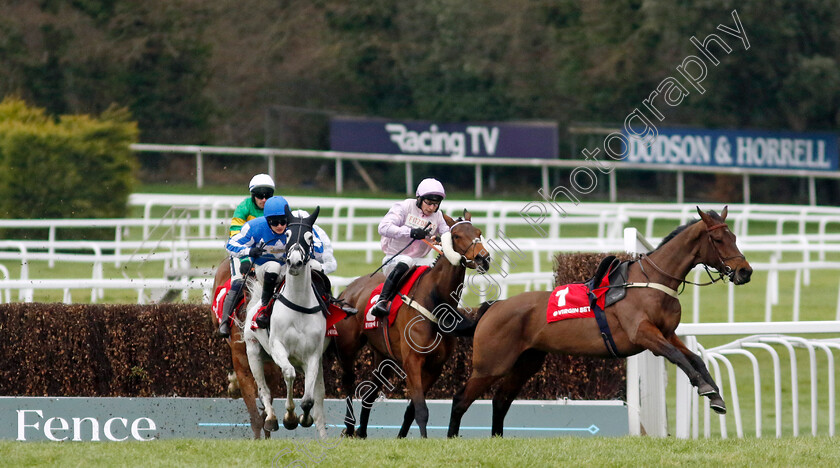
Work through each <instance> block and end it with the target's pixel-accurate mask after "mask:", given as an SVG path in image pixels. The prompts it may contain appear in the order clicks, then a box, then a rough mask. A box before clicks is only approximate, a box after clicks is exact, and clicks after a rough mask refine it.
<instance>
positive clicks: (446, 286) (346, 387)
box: [334, 210, 490, 438]
mask: <svg viewBox="0 0 840 468" xmlns="http://www.w3.org/2000/svg"><path fill="white" fill-rule="evenodd" d="M471 218H472V216H471V215H470V213H469V212H468V211H466V210H464V217H463V219H462V218H458V219H457V220H454V219H452V218H451V217H449V216H447V215H444V219H445V221H446V224H447V225H448V226H449V227H450V232H449V235H447V234H444V235H443V236H442V237H443V241H442V244H441V245H442V249H443V254H442V255H440V256H439V257H438V258H437V260H435V263H434V265H433V266H432V267H431V268H430V269H429V270H427V271H426V272H425V273H424V274H423V275H422V276H421V277H420V278H419V279H418V280H417V282H415V283H414V286H413V287H412V289H411V291H410V292H409V293H408V294H407V295H406V296H407V297H409V298H412V300H413V301H416V303H418V304H419V305H420V306H421V308H424V309H426V311H431V312H432V314H431V315H433V316H434V317H432V318H435V319H440V324H436V323H434V322H433V321H432V320H431V319H430V318H428V316H426V315H422V314H421V312H419V311H418V310H417V309H416V308H413V307H411V306H409V305H407V304H406V303H405V302H404V303H403V304H402V306H401V307H400V308H399V309H398V310H397V311H392V312H391V314H394V313H396V314H397V315H396V318H395V321H394V324H393V325H392V326H390V327H386V326H385V325H384V324H385V323H387V322H386V321H387V319H383V320H381V322H382V323H381V324H380V326H379V327H378V328H376V329H369V330H365V329H364V323H365V315H370V312H368V314H364V313H359V314H356V316H354V317H350V318H348V319H346V320H342V321H340V322H338V323H337V324H336V329H337V331H338V336H337V337H335V338H334V341H335V344H336V353H337V355H338V359H339V362H340V364H341V368H342V380H341V382H342V387H343V391H344V392H346V393H347V395H348V396H347V415H346V417H345V425H346V428H345V430H344V435H346V436H353V435H355V436H356V437H360V438H365V437H367V424H368V418H369V416H370V408H371V406H372V404H373V402H374V400H375V399H376V397H377V396H378V394H379V388H380V386H381V382H380V381H379V379H371V380H373V381H374V382H372V384H373V385H374V387H373V388H369V389H367V390H368V391H367V392H366V393H365V394H364V396H363V398H362V412H361V416H360V419H359V428H358V430H355V427H354V423H355V417H354V416H353V414H352V406H351V405H352V397H353V393H354V392H355V391H356V389H355V388H354V386H355V379H356V376H355V369H354V365H355V360H356V355H357V354H358V352H359V350H360V349H361V348H362V346H364V345H365V343H366V342H369V343H370V344H371V346H372V348H373V351H374V358H375V365H376V366H377V368H378V369H381V366H380V365H379V364H381V363H382V362H383V359H384V357H386V356H387V357H390V358H391V359H393V360H394V361H396V364H398V365H399V366H402V369H404V377H405V379H406V388H407V390H408V393H409V396H410V399H411V401H410V402H409V404H408V408H406V412H405V416H404V418H403V424H402V427H401V428H400V431H399V437H405V436H406V435H407V434H408V430H409V428H410V427H411V423H412V422H413V421H414V420H415V419H416V420H417V424H418V425H419V427H420V435H421V437H426V425H427V422H428V419H429V410H428V407H427V406H426V392H427V391H428V390H429V388H430V387H431V386H432V385H433V384H434V383H435V381H437V379H438V377H439V376H440V372H441V370H442V368H443V365H444V364H445V363H446V361H447V360H448V359H449V357H450V356H451V355H452V352H453V351H454V350H455V341H456V337H455V336H453V335H452V334H449V333H441V330H442V329H445V328H446V320H445V319H442V318H441V317H442V316H446V315H447V312H451V313H452V315H450V316H449V317H450V319H455V317H456V316H455V315H454V314H455V313H456V312H455V311H456V310H457V307H458V302H459V300H460V297H461V292H462V291H461V290H462V289H463V284H464V277H465V274H466V269H467V268H475V269H477V271H479V272H480V273H484V272H486V271H487V270H488V269H489V266H490V257H489V256H488V255H487V252H486V251H485V250H484V246H483V244H482V241H483V240H482V237H481V230H480V229H478V228H477V227H475V226H474V225H473V224H472V221H471ZM449 239H451V242H449ZM406 276H408V275H406ZM383 281H385V277H384V275H382V274H381V273H377V274H375V275H373V276H369V275H365V276H362V277H360V278H357V279H355V280H354V281H353V282H352V283H350V284H349V285H348V286H347V288H346V289H345V290H344V292H343V293H342V294H341V298H343V299H344V301H345V302H346V303H348V304H350V305H351V306H353V307H355V308H356V309H358V310H359V312H363V311H366V310H367V309H368V307H369V305H370V304H369V303H368V302H369V300H370V297H371V293H372V291H373V290H374V289H375V288H376V287H377V286H378V285H379V284H381V283H382V282H383ZM368 320H369V321H370V320H373V317H372V316H371V317H369V318H368ZM455 320H457V319H455ZM385 330H387V340H388V341H387V342H386V341H385V340H386V337H385V336H386V332H385ZM450 331H451V330H450ZM388 364H391V363H389V362H388ZM366 383H371V382H370V381H368V382H366Z"/></svg>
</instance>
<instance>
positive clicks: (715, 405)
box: [709, 394, 726, 414]
mask: <svg viewBox="0 0 840 468" xmlns="http://www.w3.org/2000/svg"><path fill="white" fill-rule="evenodd" d="M709 406H710V407H711V408H712V409H713V410H714V411H715V413H717V414H726V403H724V402H723V398H721V397H720V395H717V394H715V395H714V396H711V397H709Z"/></svg>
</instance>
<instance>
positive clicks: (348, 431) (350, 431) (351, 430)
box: [341, 427, 356, 437]
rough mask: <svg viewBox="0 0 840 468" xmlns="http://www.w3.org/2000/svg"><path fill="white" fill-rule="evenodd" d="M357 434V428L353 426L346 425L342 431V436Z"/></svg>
mask: <svg viewBox="0 0 840 468" xmlns="http://www.w3.org/2000/svg"><path fill="white" fill-rule="evenodd" d="M355 435H356V429H355V428H352V427H345V428H344V429H342V431H341V437H354V436H355Z"/></svg>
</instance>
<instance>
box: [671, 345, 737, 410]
mask: <svg viewBox="0 0 840 468" xmlns="http://www.w3.org/2000/svg"><path fill="white" fill-rule="evenodd" d="M668 341H670V342H671V344H672V345H674V347H676V348H677V349H678V350H680V352H681V353H683V355H684V356H685V357H686V359H688V362H690V363H691V365H692V366H693V367H694V369H695V370H697V372H699V373H700V375H701V376H702V377H703V380H704V381H705V383H706V384H707V385H704V386H703V387H702V388H701V387H697V393H699V394H700V395H701V396H705V397H707V398H708V399H709V406H710V407H711V408H712V409H713V410H715V412H716V413H719V414H726V403H725V402H724V401H723V397H722V396H721V394H720V388H718V386H717V384H716V383H715V381H714V379H712V375H711V374H710V373H709V369H708V368H707V367H706V363H704V362H703V358H701V357H700V356H698V355H696V354H694V353H693V352H691V350H690V349H688V347H687V346H686V345H685V344H684V343H683V342H682V340H680V339H679V337H677V335H671V337H670V338H669V339H668ZM707 387H711V389H712V390H709V389H708V388H707Z"/></svg>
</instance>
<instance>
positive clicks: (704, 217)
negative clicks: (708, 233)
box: [697, 206, 713, 226]
mask: <svg viewBox="0 0 840 468" xmlns="http://www.w3.org/2000/svg"><path fill="white" fill-rule="evenodd" d="M697 214H699V215H700V219H702V220H703V222H704V223H706V225H707V226H711V225H712V224H713V221H712V217H711V216H709V215H708V214H707V213H705V212H704V211H703V210H701V209H700V207H699V206H698V207H697Z"/></svg>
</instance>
